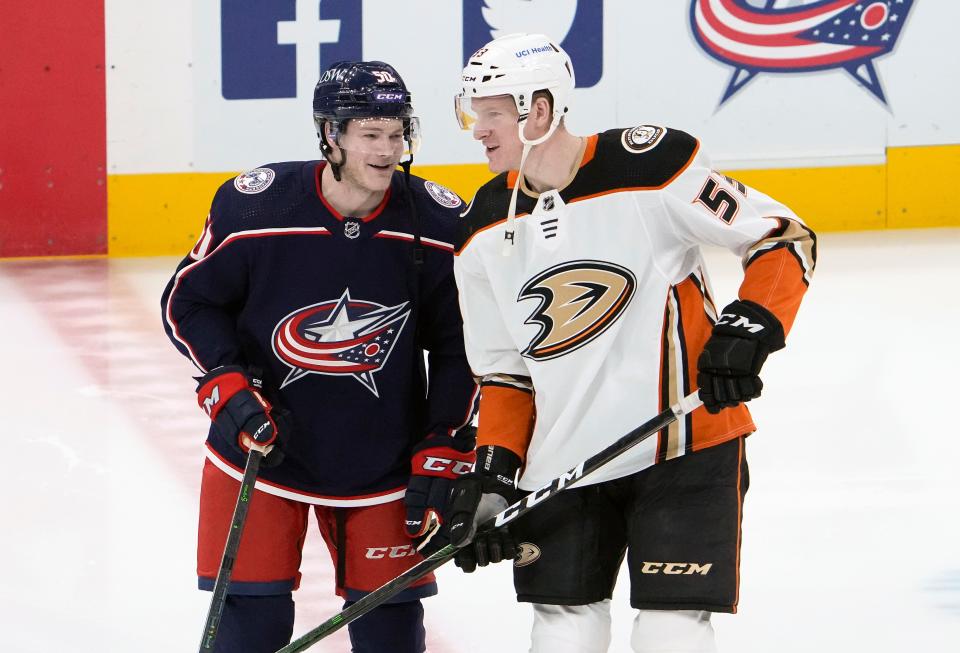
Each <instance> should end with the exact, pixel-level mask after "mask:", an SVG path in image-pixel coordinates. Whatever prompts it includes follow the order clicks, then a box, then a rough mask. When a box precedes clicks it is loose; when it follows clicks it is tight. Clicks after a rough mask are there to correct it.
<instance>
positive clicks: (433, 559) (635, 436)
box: [276, 392, 703, 653]
mask: <svg viewBox="0 0 960 653" xmlns="http://www.w3.org/2000/svg"><path fill="white" fill-rule="evenodd" d="M701 405H703V402H701V401H700V399H699V397H698V396H697V393H696V392H694V393H691V394H689V395H687V396H686V397H684V398H683V399H681V400H680V401H678V402H677V403H676V404H674V405H673V406H670V408H668V409H667V410H665V411H663V412H662V413H660V414H659V415H657V416H656V417H654V418H653V419H651V420H650V421H648V422H645V423H644V424H641V425H640V426H638V427H637V428H635V429H633V430H632V431H630V432H629V433H627V434H626V435H624V436H623V437H622V438H620V439H619V440H617V441H616V442H614V443H613V444H611V445H610V446H609V447H607V448H606V449H604V450H603V451H601V452H600V453H597V454H594V455H593V456H590V457H589V458H587V459H586V460H584V461H583V462H581V463H580V464H579V465H577V466H576V467H574V468H573V469H571V470H568V471H567V472H565V473H563V474H561V475H560V476H558V477H557V478H555V479H553V480H552V481H550V482H549V483H547V484H545V485H542V486H541V487H540V488H538V489H536V490H534V491H533V492H531V493H530V494H528V495H527V496H526V497H524V498H523V499H521V500H520V501H517V502H516V503H514V504H512V505H510V506H508V507H507V508H506V509H505V510H503V511H502V512H500V513H499V514H497V515H496V516H494V517H491V518H490V519H488V520H487V521H485V522H484V523H482V524H480V526H479V528H478V529H477V530H478V531H487V530H493V529H495V528H500V527H501V526H505V525H507V524H509V523H510V522H512V521H513V520H515V519H517V518H518V517H521V516H522V515H525V514H526V513H528V512H529V511H530V510H532V509H533V508H534V507H535V506H538V505H540V504H541V503H543V502H544V501H547V500H548V499H550V498H552V497H554V496H556V495H557V494H558V493H560V492H562V491H563V490H564V489H566V488H567V487H569V486H570V485H571V484H572V483H573V482H574V481H579V480H580V479H582V478H584V477H585V476H587V475H588V474H592V473H593V472H595V471H597V470H598V469H599V468H600V467H603V466H604V465H605V464H607V463H608V462H610V461H611V460H613V459H614V458H616V457H617V456H619V455H620V454H622V453H623V452H625V451H627V450H628V449H631V448H633V447H635V446H636V445H638V444H640V443H641V442H643V441H644V440H646V439H647V438H649V437H650V436H652V435H653V434H655V433H657V432H658V431H660V429H662V428H664V427H666V426H669V425H670V424H672V423H673V422H675V421H676V420H677V419H679V418H680V417H683V416H684V415H686V414H687V413H690V412H692V411H693V410H695V409H697V408H699V407H700V406H701ZM459 549H460V547H457V546H454V545H452V544H448V545H447V546H445V547H443V548H442V549H440V550H439V551H437V552H435V553H434V554H432V555H430V556H428V557H426V558H424V559H423V560H421V561H420V562H418V563H417V564H415V565H414V566H413V567H410V569H408V570H406V571H405V572H403V573H402V574H400V575H399V576H397V577H396V578H394V579H393V580H390V581H387V582H386V583H384V584H383V585H381V586H380V587H378V588H377V589H375V590H374V591H372V592H371V593H369V594H367V595H366V596H364V597H363V598H361V599H360V600H358V601H357V602H356V603H354V604H353V605H351V606H350V607H349V608H347V609H346V610H344V611H342V612H340V613H339V614H335V615H334V616H332V617H331V618H330V619H327V620H326V621H325V622H323V623H322V624H320V625H319V626H317V627H316V628H314V629H313V630H311V631H310V632H308V633H306V634H304V635H303V636H302V637H300V638H299V639H297V640H295V641H293V642H290V643H289V644H287V645H286V646H284V647H283V648H281V649H280V650H278V651H276V653H299V652H300V651H305V650H306V649H308V648H309V647H311V646H313V645H314V644H316V643H317V642H319V641H320V640H321V639H323V638H324V637H327V636H328V635H330V634H332V633H334V632H336V631H338V630H340V629H341V628H343V627H344V626H346V625H347V624H348V623H350V622H351V621H354V620H355V619H359V618H360V617H362V616H363V615H365V614H366V613H368V612H370V611H371V610H373V609H374V608H376V607H377V606H378V605H380V604H382V603H383V602H385V601H387V600H388V599H390V598H392V597H393V596H395V595H397V594H399V593H400V592H401V591H403V590H404V589H406V588H407V587H409V586H410V585H411V584H413V583H414V582H416V581H417V580H419V579H420V578H423V577H424V576H426V575H427V574H429V573H430V572H431V571H433V570H434V569H436V568H437V567H439V566H440V565H442V564H443V563H445V562H447V561H448V560H450V559H451V558H453V557H454V556H455V555H456V553H457V551H458V550H459Z"/></svg>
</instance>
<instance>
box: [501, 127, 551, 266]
mask: <svg viewBox="0 0 960 653" xmlns="http://www.w3.org/2000/svg"><path fill="white" fill-rule="evenodd" d="M562 117H563V114H562V113H560V112H554V114H553V122H551V123H550V128H549V129H547V133H546V134H544V135H543V136H541V137H540V138H534V139H528V138H527V137H526V136H524V134H523V127H524V123H525V122H526V117H524V118H523V119H521V120H520V121H519V122H517V130H518V131H519V133H520V142H521V143H523V153H522V154H521V155H520V168H519V169H518V170H517V182H516V183H515V184H514V185H513V193H512V194H511V195H510V208H509V210H508V211H507V230H506V231H505V232H504V233H503V247H502V248H501V249H500V253H501V254H502V255H503V256H510V254H511V253H512V252H513V246H514V245H515V244H516V242H517V232H516V224H517V219H516V216H517V192H518V191H519V190H520V180H521V179H523V164H525V163H526V162H527V155H528V154H530V150H532V149H533V147H534V145H540V144H541V143H543V142H544V141H546V140H547V139H548V138H550V137H551V136H552V135H553V132H555V131H556V129H557V125H559V124H560V119H561V118H562Z"/></svg>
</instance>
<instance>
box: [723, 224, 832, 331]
mask: <svg viewBox="0 0 960 653" xmlns="http://www.w3.org/2000/svg"><path fill="white" fill-rule="evenodd" d="M779 222H780V224H779V226H778V227H777V228H776V229H774V230H773V231H771V232H770V233H769V234H767V236H766V237H765V238H763V239H761V240H760V241H758V242H757V243H756V244H754V245H753V246H752V247H751V248H750V249H749V250H748V251H747V253H746V255H745V256H744V268H745V274H744V279H743V283H742V284H741V285H740V293H739V294H740V298H741V299H746V300H750V301H753V302H756V303H758V304H760V305H761V306H764V307H766V308H767V309H769V310H770V311H771V312H772V313H773V314H774V315H776V316H777V319H779V320H780V322H781V324H782V325H783V330H784V333H785V334H787V333H789V332H790V328H791V327H792V326H793V321H794V318H796V315H797V311H798V310H799V308H800V301H801V300H802V299H803V295H804V293H806V290H807V286H809V284H810V280H811V277H812V276H813V270H814V267H815V266H816V235H815V234H814V233H813V232H812V231H811V230H810V229H809V228H807V227H806V226H805V225H803V224H802V223H800V222H797V221H796V220H788V219H786V218H780V219H779Z"/></svg>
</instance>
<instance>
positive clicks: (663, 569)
mask: <svg viewBox="0 0 960 653" xmlns="http://www.w3.org/2000/svg"><path fill="white" fill-rule="evenodd" d="M711 567H713V563H712V562H708V563H706V564H704V565H699V564H697V563H696V562H644V563H643V567H641V568H640V571H641V572H642V573H644V574H669V575H671V576H675V575H677V574H683V575H690V574H700V575H701V576H706V575H707V574H709V573H710V568H711Z"/></svg>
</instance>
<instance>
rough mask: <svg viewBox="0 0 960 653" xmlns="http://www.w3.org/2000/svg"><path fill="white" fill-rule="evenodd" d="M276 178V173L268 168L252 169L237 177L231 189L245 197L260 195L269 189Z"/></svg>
mask: <svg viewBox="0 0 960 653" xmlns="http://www.w3.org/2000/svg"><path fill="white" fill-rule="evenodd" d="M276 177H277V173H275V172H274V171H273V170H271V169H270V168H254V169H253V170H248V171H247V172H245V173H243V174H242V175H237V178H236V179H234V180H233V187H234V188H236V189H237V190H238V191H240V192H241V193H246V194H247V195H253V194H255V193H262V192H263V191H265V190H267V188H269V187H270V184H272V183H273V180H274V179H276Z"/></svg>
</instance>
